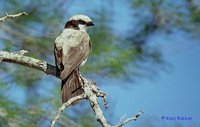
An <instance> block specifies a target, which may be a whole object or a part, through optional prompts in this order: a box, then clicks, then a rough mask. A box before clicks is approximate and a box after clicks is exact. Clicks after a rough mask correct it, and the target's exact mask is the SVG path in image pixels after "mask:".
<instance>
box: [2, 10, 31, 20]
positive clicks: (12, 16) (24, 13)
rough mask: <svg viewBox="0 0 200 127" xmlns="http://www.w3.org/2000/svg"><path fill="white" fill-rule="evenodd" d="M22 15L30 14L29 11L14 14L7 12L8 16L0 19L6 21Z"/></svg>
mask: <svg viewBox="0 0 200 127" xmlns="http://www.w3.org/2000/svg"><path fill="white" fill-rule="evenodd" d="M21 15H28V13H26V12H21V13H18V14H13V15H9V14H8V13H6V16H4V17H2V18H0V21H1V22H4V21H5V20H6V19H7V18H12V19H13V18H16V17H19V16H21Z"/></svg>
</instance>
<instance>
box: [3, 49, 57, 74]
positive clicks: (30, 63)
mask: <svg viewBox="0 0 200 127" xmlns="http://www.w3.org/2000/svg"><path fill="white" fill-rule="evenodd" d="M25 53H28V51H26V50H20V51H18V52H7V51H0V62H9V63H16V64H20V65H23V66H27V67H30V68H34V69H37V70H40V71H43V72H44V73H46V74H49V75H52V76H55V77H58V78H59V76H58V75H56V67H55V66H53V65H51V64H48V63H47V62H46V61H42V60H39V59H35V58H32V57H28V56H25Z"/></svg>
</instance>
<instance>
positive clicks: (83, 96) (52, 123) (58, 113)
mask: <svg viewBox="0 0 200 127" xmlns="http://www.w3.org/2000/svg"><path fill="white" fill-rule="evenodd" d="M85 98H86V96H85V94H81V95H79V96H75V97H73V98H71V99H69V100H68V101H67V102H66V103H64V104H63V105H62V106H61V107H60V108H59V109H58V111H57V114H56V116H55V117H54V119H53V121H52V122H51V126H50V127H53V126H54V125H55V123H56V122H57V121H58V119H59V118H60V114H61V112H63V111H64V109H66V108H67V107H69V106H70V105H71V104H72V103H73V102H75V101H78V100H82V99H85Z"/></svg>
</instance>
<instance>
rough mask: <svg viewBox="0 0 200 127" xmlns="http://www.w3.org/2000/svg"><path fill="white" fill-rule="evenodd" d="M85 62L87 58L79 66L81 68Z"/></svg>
mask: <svg viewBox="0 0 200 127" xmlns="http://www.w3.org/2000/svg"><path fill="white" fill-rule="evenodd" d="M86 62H87V58H86V59H85V60H84V61H83V62H82V63H81V65H80V66H83V65H85V63H86Z"/></svg>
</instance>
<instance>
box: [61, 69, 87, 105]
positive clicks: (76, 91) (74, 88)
mask: <svg viewBox="0 0 200 127" xmlns="http://www.w3.org/2000/svg"><path fill="white" fill-rule="evenodd" d="M81 84H83V81H82V80H80V75H79V70H78V69H75V70H74V71H73V72H72V73H71V74H70V75H69V77H68V78H67V80H66V81H65V80H62V85H61V93H62V103H65V102H67V101H68V100H69V99H71V98H72V97H75V96H78V95H80V94H82V93H83V89H82V85H81ZM73 104H74V103H73ZM75 104H76V103H75Z"/></svg>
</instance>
